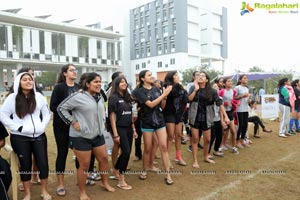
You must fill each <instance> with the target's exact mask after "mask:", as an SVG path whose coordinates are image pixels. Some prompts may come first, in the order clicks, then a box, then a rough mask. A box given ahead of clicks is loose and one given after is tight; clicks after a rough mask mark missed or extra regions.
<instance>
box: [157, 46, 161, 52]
mask: <svg viewBox="0 0 300 200" xmlns="http://www.w3.org/2000/svg"><path fill="white" fill-rule="evenodd" d="M157 54H158V55H160V54H161V44H158V45H157Z"/></svg>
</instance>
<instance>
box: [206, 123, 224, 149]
mask: <svg viewBox="0 0 300 200" xmlns="http://www.w3.org/2000/svg"><path fill="white" fill-rule="evenodd" d="M210 130H211V133H210V145H209V151H208V152H209V153H210V150H211V147H212V145H213V143H214V141H215V139H216V141H215V146H214V150H215V151H219V148H220V146H221V142H222V137H223V129H222V125H221V121H215V122H214V126H213V127H211V129H210Z"/></svg>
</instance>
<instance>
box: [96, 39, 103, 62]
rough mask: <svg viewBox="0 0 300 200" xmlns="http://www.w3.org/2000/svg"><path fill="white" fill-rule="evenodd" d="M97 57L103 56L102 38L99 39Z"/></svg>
mask: <svg viewBox="0 0 300 200" xmlns="http://www.w3.org/2000/svg"><path fill="white" fill-rule="evenodd" d="M97 58H99V59H101V58H102V42H101V40H98V41H97Z"/></svg>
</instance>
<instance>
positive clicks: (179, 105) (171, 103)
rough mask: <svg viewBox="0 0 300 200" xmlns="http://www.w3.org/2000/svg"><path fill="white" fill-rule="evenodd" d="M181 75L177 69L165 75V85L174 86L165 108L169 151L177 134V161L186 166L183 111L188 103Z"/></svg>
mask: <svg viewBox="0 0 300 200" xmlns="http://www.w3.org/2000/svg"><path fill="white" fill-rule="evenodd" d="M179 81H180V80H179V75H178V73H177V71H170V72H168V73H167V75H166V77H165V85H171V86H173V89H172V91H171V92H170V94H169V95H168V96H167V101H166V106H165V108H164V110H163V114H164V119H165V122H166V127H167V133H168V152H169V155H170V153H171V148H172V144H173V140H174V136H175V149H176V157H175V161H176V162H177V163H178V164H179V165H182V166H186V165H187V164H186V162H185V161H184V160H183V158H182V155H181V134H182V127H183V113H184V109H185V106H186V103H187V101H188V100H187V92H186V91H185V89H184V88H183V87H182V85H181V84H180V83H179Z"/></svg>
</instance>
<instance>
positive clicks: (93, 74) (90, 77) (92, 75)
mask: <svg viewBox="0 0 300 200" xmlns="http://www.w3.org/2000/svg"><path fill="white" fill-rule="evenodd" d="M96 77H99V78H100V79H101V76H100V75H99V74H97V73H96V72H90V73H88V74H87V76H86V78H85V80H84V81H83V83H84V84H83V85H82V89H83V90H84V91H87V90H88V87H87V86H86V84H87V83H91V82H92V81H93V80H94V79H95V78H96Z"/></svg>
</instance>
